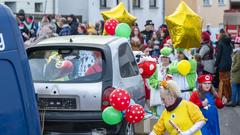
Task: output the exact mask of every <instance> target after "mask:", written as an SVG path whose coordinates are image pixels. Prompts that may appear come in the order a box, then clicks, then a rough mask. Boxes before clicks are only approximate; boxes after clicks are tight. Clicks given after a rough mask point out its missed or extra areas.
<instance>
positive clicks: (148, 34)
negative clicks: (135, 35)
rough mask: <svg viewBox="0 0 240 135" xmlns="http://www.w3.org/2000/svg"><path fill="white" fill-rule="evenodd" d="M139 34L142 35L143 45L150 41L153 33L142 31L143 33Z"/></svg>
mask: <svg viewBox="0 0 240 135" xmlns="http://www.w3.org/2000/svg"><path fill="white" fill-rule="evenodd" d="M141 34H142V36H143V38H144V40H145V43H147V44H149V41H150V40H151V38H152V35H153V31H146V30H144V31H142V32H141Z"/></svg>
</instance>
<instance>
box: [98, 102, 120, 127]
mask: <svg viewBox="0 0 240 135" xmlns="http://www.w3.org/2000/svg"><path fill="white" fill-rule="evenodd" d="M102 118H103V121H104V122H105V123H107V124H109V125H115V124H118V123H119V122H121V121H122V113H121V112H120V111H117V110H115V109H114V108H113V107H112V106H110V107H107V108H106V109H104V111H103V113H102Z"/></svg>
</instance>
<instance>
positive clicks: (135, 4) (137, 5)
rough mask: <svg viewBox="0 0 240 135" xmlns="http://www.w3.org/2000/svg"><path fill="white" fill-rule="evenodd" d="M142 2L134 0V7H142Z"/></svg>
mask: <svg viewBox="0 0 240 135" xmlns="http://www.w3.org/2000/svg"><path fill="white" fill-rule="evenodd" d="M140 3H141V1H140V0H133V7H134V8H140V7H141V5H140Z"/></svg>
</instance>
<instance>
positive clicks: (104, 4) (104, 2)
mask: <svg viewBox="0 0 240 135" xmlns="http://www.w3.org/2000/svg"><path fill="white" fill-rule="evenodd" d="M106 7H107V0H100V8H106Z"/></svg>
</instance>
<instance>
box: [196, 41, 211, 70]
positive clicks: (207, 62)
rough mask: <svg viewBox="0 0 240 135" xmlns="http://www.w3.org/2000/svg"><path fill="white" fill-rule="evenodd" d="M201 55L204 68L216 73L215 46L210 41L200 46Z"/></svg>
mask: <svg viewBox="0 0 240 135" xmlns="http://www.w3.org/2000/svg"><path fill="white" fill-rule="evenodd" d="M199 55H200V56H201V58H202V64H203V66H204V67H203V70H204V71H206V72H209V73H212V74H213V73H214V62H215V61H214V59H213V47H212V45H210V43H207V44H203V45H202V47H201V48H200V51H199Z"/></svg>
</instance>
